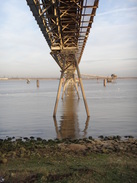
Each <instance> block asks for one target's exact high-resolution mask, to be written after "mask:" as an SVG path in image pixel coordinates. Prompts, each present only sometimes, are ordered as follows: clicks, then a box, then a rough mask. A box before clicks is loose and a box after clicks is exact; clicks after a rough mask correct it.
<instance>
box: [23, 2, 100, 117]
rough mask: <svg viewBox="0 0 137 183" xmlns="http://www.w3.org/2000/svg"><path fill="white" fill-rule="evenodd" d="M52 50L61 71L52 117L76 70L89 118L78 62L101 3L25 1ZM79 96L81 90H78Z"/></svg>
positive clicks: (73, 79)
mask: <svg viewBox="0 0 137 183" xmlns="http://www.w3.org/2000/svg"><path fill="white" fill-rule="evenodd" d="M26 1H27V4H28V5H29V7H30V10H31V11H32V13H33V16H34V17H35V20H36V21H37V24H38V25H39V27H40V29H41V31H42V33H43V35H44V37H45V39H46V41H47V43H48V45H49V47H50V49H51V53H50V54H51V55H52V57H53V58H54V60H55V61H56V63H57V64H58V65H59V67H60V69H61V76H60V81H59V87H58V92H57V98H56V102H55V108H54V113H53V116H56V112H57V106H58V101H59V97H60V91H61V86H62V82H63V80H64V79H65V84H64V89H63V92H64V91H65V88H66V85H67V84H68V83H69V82H70V80H71V82H73V84H74V86H75V88H76V90H77V83H76V80H75V71H77V75H78V78H79V82H80V86H81V91H82V96H83V100H84V104H85V109H86V113H87V116H90V113H89V109H88V105H87V101H86V96H85V93H84V88H83V83H82V79H81V74H80V70H79V63H80V61H81V57H82V54H83V51H84V48H85V45H86V42H87V39H88V36H89V32H90V29H91V27H92V23H93V19H94V16H95V15H96V9H97V8H98V3H99V0H26ZM77 93H78V90H77Z"/></svg>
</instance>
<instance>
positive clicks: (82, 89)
mask: <svg viewBox="0 0 137 183" xmlns="http://www.w3.org/2000/svg"><path fill="white" fill-rule="evenodd" d="M75 63H76V69H77V74H78V78H79V83H80V87H81V91H82V96H83V100H84V104H85V109H86V113H87V116H90V114H89V109H88V104H87V100H86V96H85V92H84V87H83V83H82V79H81V74H80V70H79V66H78V62H77V60H75Z"/></svg>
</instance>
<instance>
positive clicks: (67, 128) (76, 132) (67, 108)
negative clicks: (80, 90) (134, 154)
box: [53, 85, 89, 139]
mask: <svg viewBox="0 0 137 183" xmlns="http://www.w3.org/2000/svg"><path fill="white" fill-rule="evenodd" d="M78 104H79V100H78V99H77V96H76V93H75V90H74V87H73V85H69V86H68V89H67V90H66V96H65V97H64V99H63V101H62V116H61V117H60V127H59V128H58V125H57V121H56V118H55V117H54V118H53V119H54V124H55V129H56V133H57V138H58V139H65V138H71V139H76V138H80V129H79V123H78V115H77V113H78V111H77V110H78ZM88 122H89V117H88V118H87V120H86V124H85V129H84V130H83V132H84V135H83V136H84V137H85V136H86V131H87V128H88Z"/></svg>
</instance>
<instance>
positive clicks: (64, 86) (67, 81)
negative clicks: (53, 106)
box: [61, 80, 69, 99]
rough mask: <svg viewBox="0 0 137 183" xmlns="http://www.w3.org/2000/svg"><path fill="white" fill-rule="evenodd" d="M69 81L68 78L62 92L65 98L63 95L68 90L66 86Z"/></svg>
mask: <svg viewBox="0 0 137 183" xmlns="http://www.w3.org/2000/svg"><path fill="white" fill-rule="evenodd" d="M68 81H69V80H67V81H66V82H65V84H64V88H63V93H62V97H61V98H62V99H63V97H64V93H65V90H66V86H67V84H68Z"/></svg>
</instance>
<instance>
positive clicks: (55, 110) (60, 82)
mask: <svg viewBox="0 0 137 183" xmlns="http://www.w3.org/2000/svg"><path fill="white" fill-rule="evenodd" d="M63 74H64V72H61V76H60V80H59V87H58V92H57V97H56V102H55V107H54V112H53V116H54V117H55V116H56V113H57V107H58V102H59V97H60V91H61V86H62V78H63Z"/></svg>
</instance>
